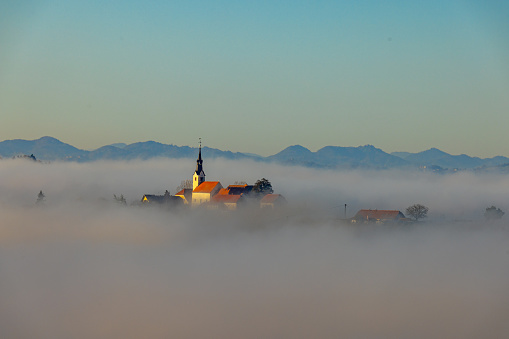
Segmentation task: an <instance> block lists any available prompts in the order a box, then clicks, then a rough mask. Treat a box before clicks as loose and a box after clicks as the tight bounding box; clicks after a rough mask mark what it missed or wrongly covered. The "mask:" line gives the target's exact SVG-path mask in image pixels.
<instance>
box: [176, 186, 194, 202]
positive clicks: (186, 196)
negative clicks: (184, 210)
mask: <svg viewBox="0 0 509 339" xmlns="http://www.w3.org/2000/svg"><path fill="white" fill-rule="evenodd" d="M175 196H176V197H179V198H181V199H182V200H183V201H184V204H185V205H188V204H189V203H190V202H191V201H192V197H193V189H192V188H183V189H182V190H180V191H179V192H178V193H177V194H175Z"/></svg>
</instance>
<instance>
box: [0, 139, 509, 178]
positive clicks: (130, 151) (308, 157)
mask: <svg viewBox="0 0 509 339" xmlns="http://www.w3.org/2000/svg"><path fill="white" fill-rule="evenodd" d="M197 152H198V149H197V148H194V147H189V146H176V145H168V144H163V143H159V142H155V141H145V142H136V143H132V144H129V145H126V144H123V143H117V144H112V145H107V146H103V147H100V148H98V149H96V150H92V151H87V150H81V149H78V148H76V147H74V146H71V145H69V144H66V143H64V142H61V141H60V140H58V139H55V138H52V137H48V136H46V137H42V138H40V139H36V140H22V139H15V140H5V141H2V142H0V156H1V157H2V158H12V157H15V156H17V155H20V154H27V155H29V154H34V155H35V157H36V158H37V159H39V160H43V161H77V162H87V161H98V160H134V159H142V160H146V159H152V158H158V157H159V158H161V157H162V158H177V159H178V158H191V159H194V158H196V156H197ZM202 154H203V156H204V157H205V158H209V159H211V158H225V159H231V160H242V159H252V160H256V161H264V162H271V163H278V164H283V165H295V166H306V167H313V168H331V169H336V168H343V169H345V168H350V169H355V168H366V169H391V168H418V169H421V170H432V171H435V172H436V171H438V172H440V171H446V170H447V169H448V170H453V169H483V168H485V169H487V168H503V169H506V168H507V167H508V165H507V164H509V158H507V157H503V156H496V157H493V158H486V159H481V158H478V157H470V156H468V155H465V154H461V155H451V154H448V153H446V152H444V151H441V150H439V149H437V148H431V149H429V150H426V151H423V152H419V153H410V152H393V153H391V154H389V153H386V152H384V151H383V150H381V149H379V148H376V147H375V146H373V145H365V146H358V147H340V146H325V147H323V148H321V149H319V150H318V151H316V152H312V151H310V150H309V149H307V148H305V147H303V146H300V145H294V146H289V147H287V148H285V149H284V150H282V151H281V152H279V153H276V154H274V155H271V156H268V157H262V156H260V155H256V154H251V153H240V152H231V151H223V150H220V149H216V148H210V147H203V149H202Z"/></svg>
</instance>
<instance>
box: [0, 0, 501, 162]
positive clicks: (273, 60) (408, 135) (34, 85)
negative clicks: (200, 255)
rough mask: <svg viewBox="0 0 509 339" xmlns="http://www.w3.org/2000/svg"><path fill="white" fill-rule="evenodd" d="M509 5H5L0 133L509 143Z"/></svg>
mask: <svg viewBox="0 0 509 339" xmlns="http://www.w3.org/2000/svg"><path fill="white" fill-rule="evenodd" d="M508 15H509V4H506V3H503V2H494V1H488V2H481V1H468V2H467V1H463V0H453V1H449V2H447V3H443V2H440V1H437V0H432V1H428V2H426V3H419V4H416V3H405V2H400V1H395V0H393V1H389V2H385V3H384V4H383V5H381V4H376V3H374V2H370V1H358V2H355V3H352V4H349V3H338V2H335V1H322V2H319V3H312V2H307V1H291V2H290V1H282V2H277V3H273V2H265V1H264V2H257V3H238V2H233V1H231V0H221V1H215V2H213V3H210V2H207V1H200V0H195V1H186V2H179V1H177V2H170V3H168V2H165V1H154V2H150V3H144V2H141V1H136V0H132V1H110V2H108V3H103V2H96V1H92V2H90V1H86V2H85V1H73V2H66V1H62V0H47V1H38V2H23V3H19V2H6V3H2V4H0V46H2V48H1V49H0V114H1V116H2V125H1V126H0V134H1V135H2V140H6V139H28V140H33V139H38V138H40V137H42V136H45V135H48V136H52V137H55V138H57V139H59V140H61V141H63V142H65V143H68V144H71V145H73V146H75V147H78V148H80V149H87V150H91V149H96V148H98V147H101V146H104V145H108V144H112V143H119V142H123V143H127V144H130V143H134V142H140V141H148V140H153V141H157V142H161V143H165V144H175V145H189V146H193V147H195V146H196V145H197V140H198V138H199V137H201V138H203V140H204V144H205V145H206V146H209V147H212V148H219V149H223V150H230V151H233V152H244V153H255V154H259V155H262V156H267V155H272V154H275V153H277V152H279V151H281V150H282V149H284V148H286V147H288V146H291V145H296V144H298V145H302V146H304V147H306V148H308V149H310V150H312V151H316V150H318V149H320V148H322V147H324V146H329V145H332V146H353V147H357V146H361V145H366V144H371V145H374V146H375V147H377V148H380V149H382V150H383V151H385V152H387V153H390V152H394V151H406V152H412V153H416V152H420V151H424V150H427V149H430V148H432V147H436V148H439V149H441V150H443V151H445V152H447V153H450V154H467V155H470V156H478V157H481V158H487V157H493V156H496V155H502V156H509V153H508V151H507V147H506V146H505V145H506V142H507V138H506V134H507V132H506V129H507V128H506V126H508V125H509V114H508V113H509V96H507V93H509V63H508V62H507V60H509V43H508V37H509V22H508V21H507V16H508Z"/></svg>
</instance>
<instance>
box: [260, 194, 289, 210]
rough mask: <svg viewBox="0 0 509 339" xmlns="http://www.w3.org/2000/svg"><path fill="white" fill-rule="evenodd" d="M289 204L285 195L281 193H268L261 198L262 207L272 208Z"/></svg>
mask: <svg viewBox="0 0 509 339" xmlns="http://www.w3.org/2000/svg"><path fill="white" fill-rule="evenodd" d="M286 204H287V201H286V199H285V197H283V196H282V195H281V194H266V195H265V196H264V197H263V198H262V199H261V200H260V207H261V208H270V209H274V208H277V207H280V206H284V205H286Z"/></svg>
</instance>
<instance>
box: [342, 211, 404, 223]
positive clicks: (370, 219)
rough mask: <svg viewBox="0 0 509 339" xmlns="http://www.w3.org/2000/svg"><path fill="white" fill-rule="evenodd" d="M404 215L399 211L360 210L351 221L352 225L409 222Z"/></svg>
mask: <svg viewBox="0 0 509 339" xmlns="http://www.w3.org/2000/svg"><path fill="white" fill-rule="evenodd" d="M408 220H409V219H408V218H406V217H405V215H404V214H403V213H401V212H400V211H397V210H360V211H359V212H357V214H355V216H354V217H353V218H352V219H351V221H352V223H365V224H366V223H377V224H380V223H387V222H396V221H408Z"/></svg>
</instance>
